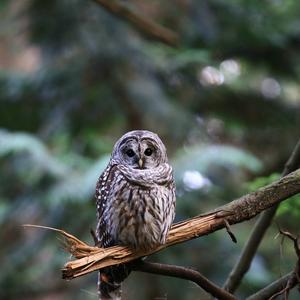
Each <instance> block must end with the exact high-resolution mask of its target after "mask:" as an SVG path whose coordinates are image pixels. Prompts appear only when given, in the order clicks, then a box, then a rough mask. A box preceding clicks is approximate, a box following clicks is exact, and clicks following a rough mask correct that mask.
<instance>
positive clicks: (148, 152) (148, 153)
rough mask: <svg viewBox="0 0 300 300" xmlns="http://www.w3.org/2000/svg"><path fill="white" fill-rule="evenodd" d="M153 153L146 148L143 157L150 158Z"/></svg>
mask: <svg viewBox="0 0 300 300" xmlns="http://www.w3.org/2000/svg"><path fill="white" fill-rule="evenodd" d="M152 153H153V150H152V149H151V148H147V149H146V150H145V152H144V154H145V155H147V156H150V155H151V154H152Z"/></svg>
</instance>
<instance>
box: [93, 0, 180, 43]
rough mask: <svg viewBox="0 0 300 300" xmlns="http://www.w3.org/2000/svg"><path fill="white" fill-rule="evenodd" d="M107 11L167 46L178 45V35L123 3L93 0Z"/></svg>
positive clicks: (109, 0) (110, 0)
mask: <svg viewBox="0 0 300 300" xmlns="http://www.w3.org/2000/svg"><path fill="white" fill-rule="evenodd" d="M94 1H95V2H96V3H98V4H99V5H101V6H102V7H103V8H104V9H106V10H107V11H108V12H110V13H112V14H114V15H116V16H117V17H119V18H122V19H124V20H126V21H128V22H129V23H131V24H132V25H133V26H134V27H135V28H136V29H138V30H139V31H140V32H142V33H143V34H145V35H146V36H148V37H150V38H152V39H155V40H158V41H160V42H163V43H165V44H167V45H169V46H173V47H174V46H177V45H178V35H177V34H176V33H175V32H173V31H172V30H170V29H168V28H165V27H163V26H161V25H159V24H157V23H155V22H154V21H152V20H150V19H149V18H147V17H145V16H141V15H138V14H137V13H136V12H134V11H132V10H131V9H129V8H128V7H127V6H125V5H124V4H121V3H120V2H117V1H113V0H94Z"/></svg>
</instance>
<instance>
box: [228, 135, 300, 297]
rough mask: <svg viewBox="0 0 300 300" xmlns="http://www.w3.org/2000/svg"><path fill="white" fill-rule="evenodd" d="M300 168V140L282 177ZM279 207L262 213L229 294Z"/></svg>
mask: <svg viewBox="0 0 300 300" xmlns="http://www.w3.org/2000/svg"><path fill="white" fill-rule="evenodd" d="M299 166H300V140H299V141H298V143H297V145H296V147H295V148H294V151H293V153H292V155H291V156H290V158H289V160H288V161H287V163H286V164H285V167H284V170H283V173H282V176H285V175H287V174H289V173H290V172H292V171H294V170H296V169H297V168H298V167H299ZM277 207H278V205H275V206H273V207H272V208H271V209H269V210H267V211H265V212H263V213H262V215H261V216H260V218H259V219H258V220H257V222H256V223H255V225H254V228H253V230H252V232H251V234H250V237H249V239H248V241H247V242H246V244H245V247H244V248H243V250H242V253H241V255H240V258H239V259H238V261H237V263H236V265H235V266H234V267H233V269H232V271H231V272H230V274H229V276H228V278H227V280H226V282H225V284H224V288H225V289H226V290H227V291H229V292H231V293H232V292H234V291H235V290H236V289H237V287H238V286H239V284H240V282H241V281H242V279H243V277H244V275H245V274H246V272H247V271H248V270H249V268H250V265H251V262H252V260H253V257H254V255H255V253H256V251H257V248H258V246H259V244H260V242H261V240H262V239H263V236H264V234H265V232H266V231H267V229H268V228H269V226H270V224H271V222H272V219H273V217H274V215H275V214H276V211H277Z"/></svg>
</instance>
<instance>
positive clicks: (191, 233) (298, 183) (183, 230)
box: [62, 169, 300, 279]
mask: <svg viewBox="0 0 300 300" xmlns="http://www.w3.org/2000/svg"><path fill="white" fill-rule="evenodd" d="M299 192H300V169H299V170H297V171H295V172H293V173H291V174H289V175H287V176H285V177H283V178H281V179H280V180H278V181H275V182H274V183H272V184H270V185H268V186H266V187H263V188H261V189H259V190H257V191H256V192H253V193H250V194H247V195H245V196H243V197H241V198H239V199H237V200H235V201H232V202H230V203H229V204H228V205H225V206H223V207H220V208H219V209H217V210H216V211H214V212H211V213H208V214H206V215H201V216H197V217H195V218H192V219H189V220H186V221H182V222H180V223H177V224H174V225H173V226H172V228H171V230H170V232H169V236H168V239H167V242H166V244H164V245H160V246H159V247H157V248H155V249H148V250H146V251H139V252H135V251H133V250H131V249H130V248H128V247H121V246H114V247H110V248H105V249H104V248H97V247H90V246H88V245H86V244H85V245H84V246H83V245H82V244H80V251H79V252H78V251H77V248H76V242H74V241H72V243H71V246H67V250H68V251H69V252H70V253H71V254H73V256H74V257H77V258H78V259H76V260H73V261H69V262H67V263H66V264H65V266H64V268H63V270H62V272H63V278H65V279H73V278H76V277H79V276H82V275H85V274H87V273H90V272H93V271H96V270H99V269H101V268H104V267H106V266H111V265H116V264H120V263H125V262H129V261H132V260H134V259H136V258H139V257H142V256H147V255H150V254H152V253H155V252H158V251H160V250H162V249H164V248H166V247H170V246H171V245H174V244H178V243H182V242H184V241H187V240H190V239H194V238H197V237H199V236H202V235H206V234H209V233H211V232H214V231H216V230H219V229H221V228H223V227H224V226H225V220H227V222H228V223H229V224H235V223H239V222H243V221H245V220H248V219H251V218H253V217H254V216H256V215H257V214H259V213H260V212H261V211H263V210H265V209H267V208H270V207H271V206H273V205H275V204H277V203H279V202H281V201H283V200H285V199H287V198H289V197H290V196H293V195H295V194H297V193H299ZM68 240H69V238H67V242H68ZM86 247H88V248H86Z"/></svg>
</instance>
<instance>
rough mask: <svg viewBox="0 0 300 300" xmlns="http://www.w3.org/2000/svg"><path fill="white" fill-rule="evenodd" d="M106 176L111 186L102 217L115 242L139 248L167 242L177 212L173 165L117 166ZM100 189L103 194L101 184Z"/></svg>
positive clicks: (106, 196)
mask: <svg viewBox="0 0 300 300" xmlns="http://www.w3.org/2000/svg"><path fill="white" fill-rule="evenodd" d="M104 177H105V176H104ZM106 177H107V178H106V182H107V183H109V185H110V188H109V190H108V191H107V192H106V191H105V192H104V193H103V195H105V198H106V201H105V205H103V210H102V213H101V216H100V220H99V221H100V222H101V221H102V222H103V223H104V224H105V229H106V231H107V232H106V233H103V234H104V235H105V234H106V236H107V235H109V236H110V237H111V238H112V240H114V242H115V244H122V245H128V246H132V247H135V248H148V247H150V248H151V247H155V246H157V245H159V244H163V243H164V242H165V240H166V237H167V234H168V231H169V228H170V226H171V224H172V222H173V219H174V215H175V185H174V180H173V173H172V168H171V166H170V165H168V164H162V165H160V166H159V167H157V168H155V169H149V170H148V169H146V170H139V169H132V168H128V167H126V166H122V165H114V166H113V167H111V168H110V172H109V174H107V175H106ZM108 180H110V182H108ZM98 188H99V189H100V190H99V192H100V193H101V184H100V185H99V186H98ZM102 189H104V188H103V187H102ZM102 192H103V190H102ZM106 238H107V237H106Z"/></svg>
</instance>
